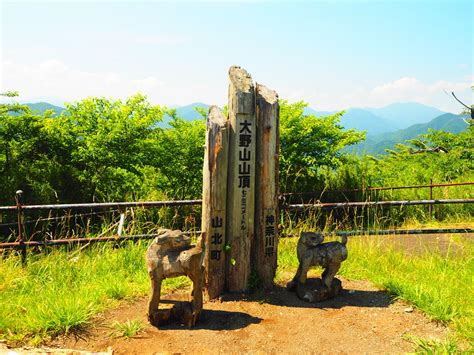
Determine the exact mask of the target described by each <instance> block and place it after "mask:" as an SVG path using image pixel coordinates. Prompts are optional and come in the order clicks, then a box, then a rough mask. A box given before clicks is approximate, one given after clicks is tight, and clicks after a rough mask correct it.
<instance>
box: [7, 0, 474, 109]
mask: <svg viewBox="0 0 474 355" xmlns="http://www.w3.org/2000/svg"><path fill="white" fill-rule="evenodd" d="M0 1H1V0H0ZM472 3H473V2H472V1H467V0H466V1H463V0H451V1H416V0H415V1H397V2H395V1H312V2H310V1H300V2H283V1H242V2H238V1H234V2H230V1H227V2H224V1H213V2H190V1H180V2H170V1H146V2H133V1H119V2H113V1H105V0H104V1H83V2H67V1H49V2H44V1H29V2H27V1H21V0H20V1H18V0H16V1H2V2H1V5H0V6H1V8H0V9H1V62H2V71H1V77H0V89H1V90H2V91H5V90H18V91H20V94H21V99H22V100H23V101H38V100H46V101H49V102H53V103H56V104H62V103H63V102H64V101H74V100H79V99H81V98H84V97H86V96H107V97H113V98H125V97H127V96H128V95H131V94H133V93H135V92H138V91H140V92H143V93H145V94H147V95H148V97H149V98H150V101H151V102H153V103H157V104H166V105H176V104H177V105H184V104H188V103H192V102H196V101H202V102H206V103H209V104H219V105H222V104H224V103H225V102H226V95H227V70H228V68H229V66H230V65H232V64H237V65H240V66H242V67H244V68H246V69H247V70H248V71H249V72H250V73H251V74H252V76H253V78H254V79H255V80H256V81H258V82H260V83H264V84H266V85H267V86H269V87H271V88H273V89H275V90H276V91H277V92H278V93H279V95H280V97H281V98H284V99H288V100H290V101H296V100H305V101H307V102H309V103H310V105H311V106H312V107H314V108H316V109H320V110H341V109H345V108H348V107H381V106H384V105H387V104H390V103H392V102H406V101H417V102H421V103H424V104H428V105H431V106H435V107H438V108H440V109H443V110H446V111H453V112H457V111H459V110H460V107H459V105H458V104H457V103H456V102H454V101H453V100H452V98H450V97H449V96H447V95H446V94H445V93H444V90H446V91H451V90H454V91H455V92H456V93H457V94H458V96H459V97H460V98H462V99H463V100H465V101H466V102H468V103H471V102H472V94H471V90H470V89H469V88H470V86H471V85H472V82H473V53H472V50H473V47H474V43H473V36H474V34H473V33H474V31H473V18H474V9H473V4H472Z"/></svg>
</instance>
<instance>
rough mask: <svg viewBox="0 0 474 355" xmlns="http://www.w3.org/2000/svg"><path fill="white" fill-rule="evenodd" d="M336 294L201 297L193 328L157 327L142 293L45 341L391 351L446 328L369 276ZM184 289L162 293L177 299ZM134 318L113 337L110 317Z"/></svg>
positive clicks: (161, 347)
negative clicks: (85, 325) (134, 331)
mask: <svg viewBox="0 0 474 355" xmlns="http://www.w3.org/2000/svg"><path fill="white" fill-rule="evenodd" d="M343 286H344V288H345V290H344V291H343V292H342V293H341V294H340V296H339V297H338V298H337V299H336V300H332V301H326V302H322V303H319V304H314V305H313V304H308V303H305V302H302V301H300V300H299V299H298V298H297V297H296V295H295V294H294V293H289V292H287V291H286V290H285V289H284V288H283V287H281V286H276V287H275V289H274V290H273V291H272V292H269V293H267V294H265V295H264V298H265V299H264V300H263V299H261V300H244V301H242V300H236V299H234V300H232V299H230V298H229V299H226V300H222V301H216V302H207V303H205V305H204V310H203V314H202V317H201V320H200V322H199V323H198V325H197V326H196V328H194V329H191V330H188V329H187V328H184V327H181V326H167V327H163V328H161V329H157V328H155V327H153V326H151V325H149V324H148V323H147V322H146V316H145V313H146V305H147V300H146V299H145V298H143V299H140V300H139V301H137V302H135V303H133V304H126V305H123V306H121V307H120V308H118V309H115V310H112V311H109V312H107V313H105V314H103V315H101V317H100V319H98V320H97V321H96V323H95V326H94V327H93V328H90V329H89V330H88V331H87V333H82V334H80V335H79V336H80V337H78V336H76V337H73V336H70V337H67V338H62V339H57V340H56V341H55V342H54V343H52V344H50V345H51V346H57V347H66V348H74V349H82V350H91V351H105V350H107V349H108V348H112V349H113V351H114V353H116V354H151V353H242V352H252V353H259V352H263V353H285V354H286V353H309V352H318V353H367V352H370V353H387V352H388V353H394V352H397V353H398V352H405V351H410V350H413V344H412V343H410V342H409V341H407V340H405V339H404V335H413V336H417V337H422V338H435V339H439V340H441V339H443V338H444V337H445V336H446V335H447V330H446V329H445V328H444V327H442V326H439V325H436V324H435V323H433V322H430V321H429V320H427V318H426V317H425V316H423V315H422V314H421V313H418V312H417V311H411V308H409V307H408V306H407V305H405V304H403V303H401V302H398V301H396V302H392V301H391V300H390V297H389V296H388V295H387V294H386V293H385V292H383V291H379V290H377V289H376V288H374V287H373V286H371V284H370V283H368V282H363V281H345V280H343ZM183 297H185V296H184V294H182V293H175V294H171V295H168V297H165V298H168V299H183ZM134 319H138V320H140V321H141V322H142V323H143V324H144V325H146V326H145V329H144V330H143V331H142V332H141V333H140V334H139V335H138V336H137V337H135V338H131V339H124V338H113V337H111V335H110V333H111V332H112V329H111V323H112V322H113V321H119V322H125V321H127V320H134Z"/></svg>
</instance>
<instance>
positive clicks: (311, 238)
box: [300, 232, 324, 248]
mask: <svg viewBox="0 0 474 355" xmlns="http://www.w3.org/2000/svg"><path fill="white" fill-rule="evenodd" d="M300 240H301V242H302V243H303V244H304V245H306V246H307V247H308V248H314V247H315V246H317V245H319V244H321V243H322V242H323V241H324V236H323V235H322V233H317V232H301V235H300Z"/></svg>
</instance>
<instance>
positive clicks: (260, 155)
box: [252, 84, 280, 288]
mask: <svg viewBox="0 0 474 355" xmlns="http://www.w3.org/2000/svg"><path fill="white" fill-rule="evenodd" d="M279 112H280V111H279V105H278V95H277V93H276V92H275V91H273V90H270V89H268V88H266V87H265V86H263V85H260V84H257V89H256V119H257V135H256V143H257V144H256V148H257V160H256V167H255V169H256V190H255V191H256V193H255V200H256V202H255V243H254V247H253V250H252V264H253V266H254V268H255V271H256V272H257V275H258V276H259V278H260V280H261V281H262V283H263V286H264V287H267V288H268V287H271V286H272V285H273V278H274V277H275V272H276V267H277V250H278V249H277V247H278V220H279V213H278V189H279V186H278V156H279V155H278V154H279V144H280V142H279V140H280V137H279V119H280V117H279Z"/></svg>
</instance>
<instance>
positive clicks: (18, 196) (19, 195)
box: [15, 190, 26, 264]
mask: <svg viewBox="0 0 474 355" xmlns="http://www.w3.org/2000/svg"><path fill="white" fill-rule="evenodd" d="M22 198H23V191H22V190H17V191H16V193H15V202H16V211H17V221H18V238H17V240H18V242H19V244H20V252H21V262H22V263H23V264H25V263H26V244H25V241H24V240H23V208H22Z"/></svg>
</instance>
